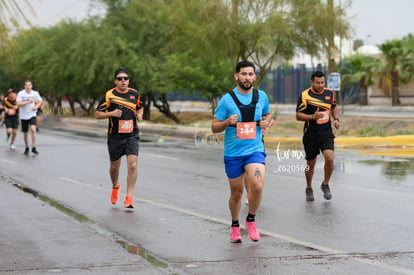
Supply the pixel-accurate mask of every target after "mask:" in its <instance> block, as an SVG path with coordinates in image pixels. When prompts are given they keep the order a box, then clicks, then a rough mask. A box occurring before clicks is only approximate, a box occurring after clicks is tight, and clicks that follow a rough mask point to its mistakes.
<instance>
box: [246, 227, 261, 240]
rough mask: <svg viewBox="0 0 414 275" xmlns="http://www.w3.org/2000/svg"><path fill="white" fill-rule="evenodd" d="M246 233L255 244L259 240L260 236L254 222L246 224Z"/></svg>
mask: <svg viewBox="0 0 414 275" xmlns="http://www.w3.org/2000/svg"><path fill="white" fill-rule="evenodd" d="M246 227H247V232H248V233H249V237H250V239H251V240H252V241H254V242H257V241H258V240H260V234H259V231H258V230H257V227H256V222H246Z"/></svg>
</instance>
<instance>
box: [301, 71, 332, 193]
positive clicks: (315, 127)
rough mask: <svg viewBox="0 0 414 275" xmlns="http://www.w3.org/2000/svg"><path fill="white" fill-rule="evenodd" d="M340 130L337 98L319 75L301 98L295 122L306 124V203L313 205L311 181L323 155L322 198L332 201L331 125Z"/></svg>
mask: <svg viewBox="0 0 414 275" xmlns="http://www.w3.org/2000/svg"><path fill="white" fill-rule="evenodd" d="M331 117H332V118H333V125H334V127H335V128H336V129H339V117H338V110H337V108H336V100H335V94H334V92H333V91H332V90H329V89H326V88H325V74H324V73H323V72H321V71H316V72H314V73H313V74H312V76H311V87H310V88H308V89H306V90H304V91H303V92H302V94H301V95H300V97H299V100H298V104H297V107H296V119H297V120H300V121H304V127H303V138H302V141H303V145H304V149H305V154H306V157H305V158H306V164H307V165H306V167H307V169H305V178H306V190H305V194H306V200H307V201H314V200H315V198H314V196H313V189H312V177H313V173H314V170H315V164H316V157H317V156H318V155H319V153H320V152H322V154H323V157H324V159H325V165H324V172H325V175H324V179H323V182H322V184H321V190H322V192H323V197H324V198H325V199H326V200H330V199H331V198H332V194H331V190H330V188H329V179H330V178H331V175H332V171H333V167H334V138H335V136H334V134H333V132H332V126H331V124H332V122H331Z"/></svg>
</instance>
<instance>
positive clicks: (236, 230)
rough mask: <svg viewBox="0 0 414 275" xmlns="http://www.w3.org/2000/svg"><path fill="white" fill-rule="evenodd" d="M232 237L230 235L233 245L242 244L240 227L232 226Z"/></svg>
mask: <svg viewBox="0 0 414 275" xmlns="http://www.w3.org/2000/svg"><path fill="white" fill-rule="evenodd" d="M230 228H231V232H230V233H231V235H230V241H231V242H232V243H241V242H242V237H241V235H240V227H238V226H231V227H230Z"/></svg>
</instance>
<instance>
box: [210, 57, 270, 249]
mask: <svg viewBox="0 0 414 275" xmlns="http://www.w3.org/2000/svg"><path fill="white" fill-rule="evenodd" d="M234 79H235V80H236V82H237V87H235V88H234V89H233V90H232V91H230V92H229V93H226V94H225V95H224V96H223V97H222V98H221V100H220V102H219V104H218V106H217V109H216V111H215V114H214V119H213V122H212V124H211V130H212V131H213V133H219V132H223V131H225V133H224V165H225V171H226V174H227V177H228V181H229V185H230V198H229V208H230V213H231V219H232V223H231V231H230V233H231V235H230V241H231V242H241V241H242V237H241V234H240V225H239V215H240V208H241V201H242V195H243V188H244V182H247V183H248V185H249V213H248V215H247V218H246V228H247V231H248V235H249V237H250V239H251V240H252V241H258V240H259V239H260V234H259V231H258V230H257V227H256V222H255V215H256V212H257V210H258V208H259V205H260V202H261V199H262V190H263V185H264V179H265V171H266V169H265V157H266V153H265V150H264V144H263V141H262V134H263V131H266V129H267V128H268V127H269V122H270V121H271V119H272V117H271V113H270V106H269V100H268V98H267V95H266V93H265V92H264V91H261V90H257V89H255V88H253V82H254V81H255V80H256V74H255V66H254V64H253V63H251V62H249V61H241V62H239V63H238V64H237V66H236V72H235V74H234Z"/></svg>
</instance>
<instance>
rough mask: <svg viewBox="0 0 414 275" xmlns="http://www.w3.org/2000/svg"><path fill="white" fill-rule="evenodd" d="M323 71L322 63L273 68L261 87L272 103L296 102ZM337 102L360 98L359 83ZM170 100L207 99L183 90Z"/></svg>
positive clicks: (324, 69) (173, 94)
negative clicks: (184, 92) (317, 73)
mask: <svg viewBox="0 0 414 275" xmlns="http://www.w3.org/2000/svg"><path fill="white" fill-rule="evenodd" d="M317 70H318V71H322V72H324V73H325V74H326V71H327V68H326V67H323V66H321V65H320V64H319V65H318V66H316V67H314V68H309V67H306V66H305V65H298V66H296V68H295V67H283V68H278V69H275V70H272V71H270V72H268V73H267V74H266V77H265V78H264V79H263V81H262V82H261V83H260V86H259V89H261V90H264V91H266V92H267V95H268V96H269V101H270V103H277V104H296V103H297V100H298V98H299V95H300V93H301V92H302V91H303V90H305V89H307V88H309V87H310V79H311V75H312V73H313V72H314V71H317ZM336 98H337V103H342V101H343V102H344V103H345V104H355V103H358V100H359V84H358V83H354V84H352V85H349V86H347V87H345V88H344V89H343V90H342V91H341V92H340V94H337V96H336ZM167 99H168V100H170V101H176V100H180V101H185V100H193V101H206V99H205V98H203V97H202V96H201V94H200V93H193V94H191V95H185V94H183V93H181V92H173V93H169V94H168V96H167Z"/></svg>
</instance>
